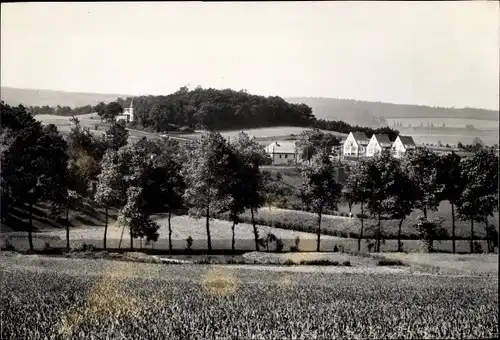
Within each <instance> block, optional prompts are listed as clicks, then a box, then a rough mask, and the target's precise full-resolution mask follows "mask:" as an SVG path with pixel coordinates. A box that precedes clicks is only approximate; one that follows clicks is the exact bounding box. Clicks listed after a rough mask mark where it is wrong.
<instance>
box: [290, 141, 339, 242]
mask: <svg viewBox="0 0 500 340" xmlns="http://www.w3.org/2000/svg"><path fill="white" fill-rule="evenodd" d="M302 178H303V182H302V184H301V186H300V188H299V197H300V198H301V200H302V202H304V204H305V205H306V206H309V207H311V208H312V210H313V212H315V213H316V214H318V241H317V245H316V251H318V252H319V251H320V237H321V216H322V214H323V212H324V210H325V209H326V208H330V209H336V208H337V204H338V202H339V199H340V192H341V186H340V185H339V184H338V183H337V182H336V181H335V175H334V169H333V165H332V162H331V161H330V153H329V152H328V151H325V150H321V151H320V152H319V153H317V154H316V155H314V156H313V158H312V160H311V164H310V165H306V166H304V167H303V169H302Z"/></svg>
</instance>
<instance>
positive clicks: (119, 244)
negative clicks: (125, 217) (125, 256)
mask: <svg viewBox="0 0 500 340" xmlns="http://www.w3.org/2000/svg"><path fill="white" fill-rule="evenodd" d="M124 231H125V225H124V226H123V227H122V233H121V235H120V242H118V249H120V247H121V245H122V240H123V232H124Z"/></svg>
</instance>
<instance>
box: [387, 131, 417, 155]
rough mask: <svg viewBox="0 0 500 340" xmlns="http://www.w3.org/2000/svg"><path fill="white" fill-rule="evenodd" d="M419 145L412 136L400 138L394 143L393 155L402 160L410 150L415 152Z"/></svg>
mask: <svg viewBox="0 0 500 340" xmlns="http://www.w3.org/2000/svg"><path fill="white" fill-rule="evenodd" d="M416 148H417V145H416V144H415V142H414V141H413V138H412V137H411V136H398V138H396V140H395V141H394V143H392V147H391V153H392V154H393V155H394V157H396V158H401V157H403V156H404V154H405V153H406V152H407V151H409V150H414V149H416Z"/></svg>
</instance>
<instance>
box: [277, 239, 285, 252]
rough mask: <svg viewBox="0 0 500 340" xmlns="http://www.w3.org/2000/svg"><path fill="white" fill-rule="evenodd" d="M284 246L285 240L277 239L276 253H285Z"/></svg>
mask: <svg viewBox="0 0 500 340" xmlns="http://www.w3.org/2000/svg"><path fill="white" fill-rule="evenodd" d="M283 246H284V244H283V240H282V239H280V238H278V239H276V251H277V252H278V253H281V252H282V251H283Z"/></svg>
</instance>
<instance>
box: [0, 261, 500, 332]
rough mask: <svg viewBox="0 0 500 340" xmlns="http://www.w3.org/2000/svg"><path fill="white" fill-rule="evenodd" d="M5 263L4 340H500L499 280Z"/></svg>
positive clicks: (84, 263)
mask: <svg viewBox="0 0 500 340" xmlns="http://www.w3.org/2000/svg"><path fill="white" fill-rule="evenodd" d="M0 267H1V269H2V271H1V273H2V277H1V280H2V290H1V293H0V296H1V303H2V306H4V307H5V308H3V309H2V322H3V327H2V330H1V332H2V334H0V337H1V338H2V339H13V340H14V339H39V338H40V339H43V338H50V339H69V338H71V339H91V338H94V339H96V338H101V339H104V338H114V339H118V338H128V339H132V338H133V339H160V338H161V339H185V338H189V339H205V338H213V339H222V338H225V339H227V338H231V337H237V338H247V339H250V338H254V339H275V338H294V339H305V338H307V339H336V338H339V339H340V338H379V339H381V338H384V339H393V338H398V339H401V338H405V339H411V338H419V339H422V338H497V337H498V290H497V288H498V277H495V276H492V277H460V276H444V275H441V276H435V275H408V274H405V273H404V272H400V273H397V274H396V273H392V274H391V273H390V271H389V270H387V271H386V273H385V274H372V275H368V274H367V273H360V272H359V271H356V270H354V268H355V267H352V268H344V269H343V270H344V271H343V272H339V271H337V270H333V271H328V270H326V269H324V268H319V267H318V268H315V270H312V271H309V272H301V271H298V270H297V269H299V268H293V267H287V268H286V271H283V270H281V269H280V270H273V269H274V268H266V269H263V268H258V267H252V268H250V267H248V268H242V267H238V266H232V267H229V266H205V265H176V266H172V265H170V266H165V265H155V264H140V263H128V262H116V261H105V260H75V259H64V258H44V257H36V256H17V257H4V258H2V261H1V263H0ZM276 269H277V267H276ZM335 269H337V268H335ZM346 270H352V271H351V272H346Z"/></svg>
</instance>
